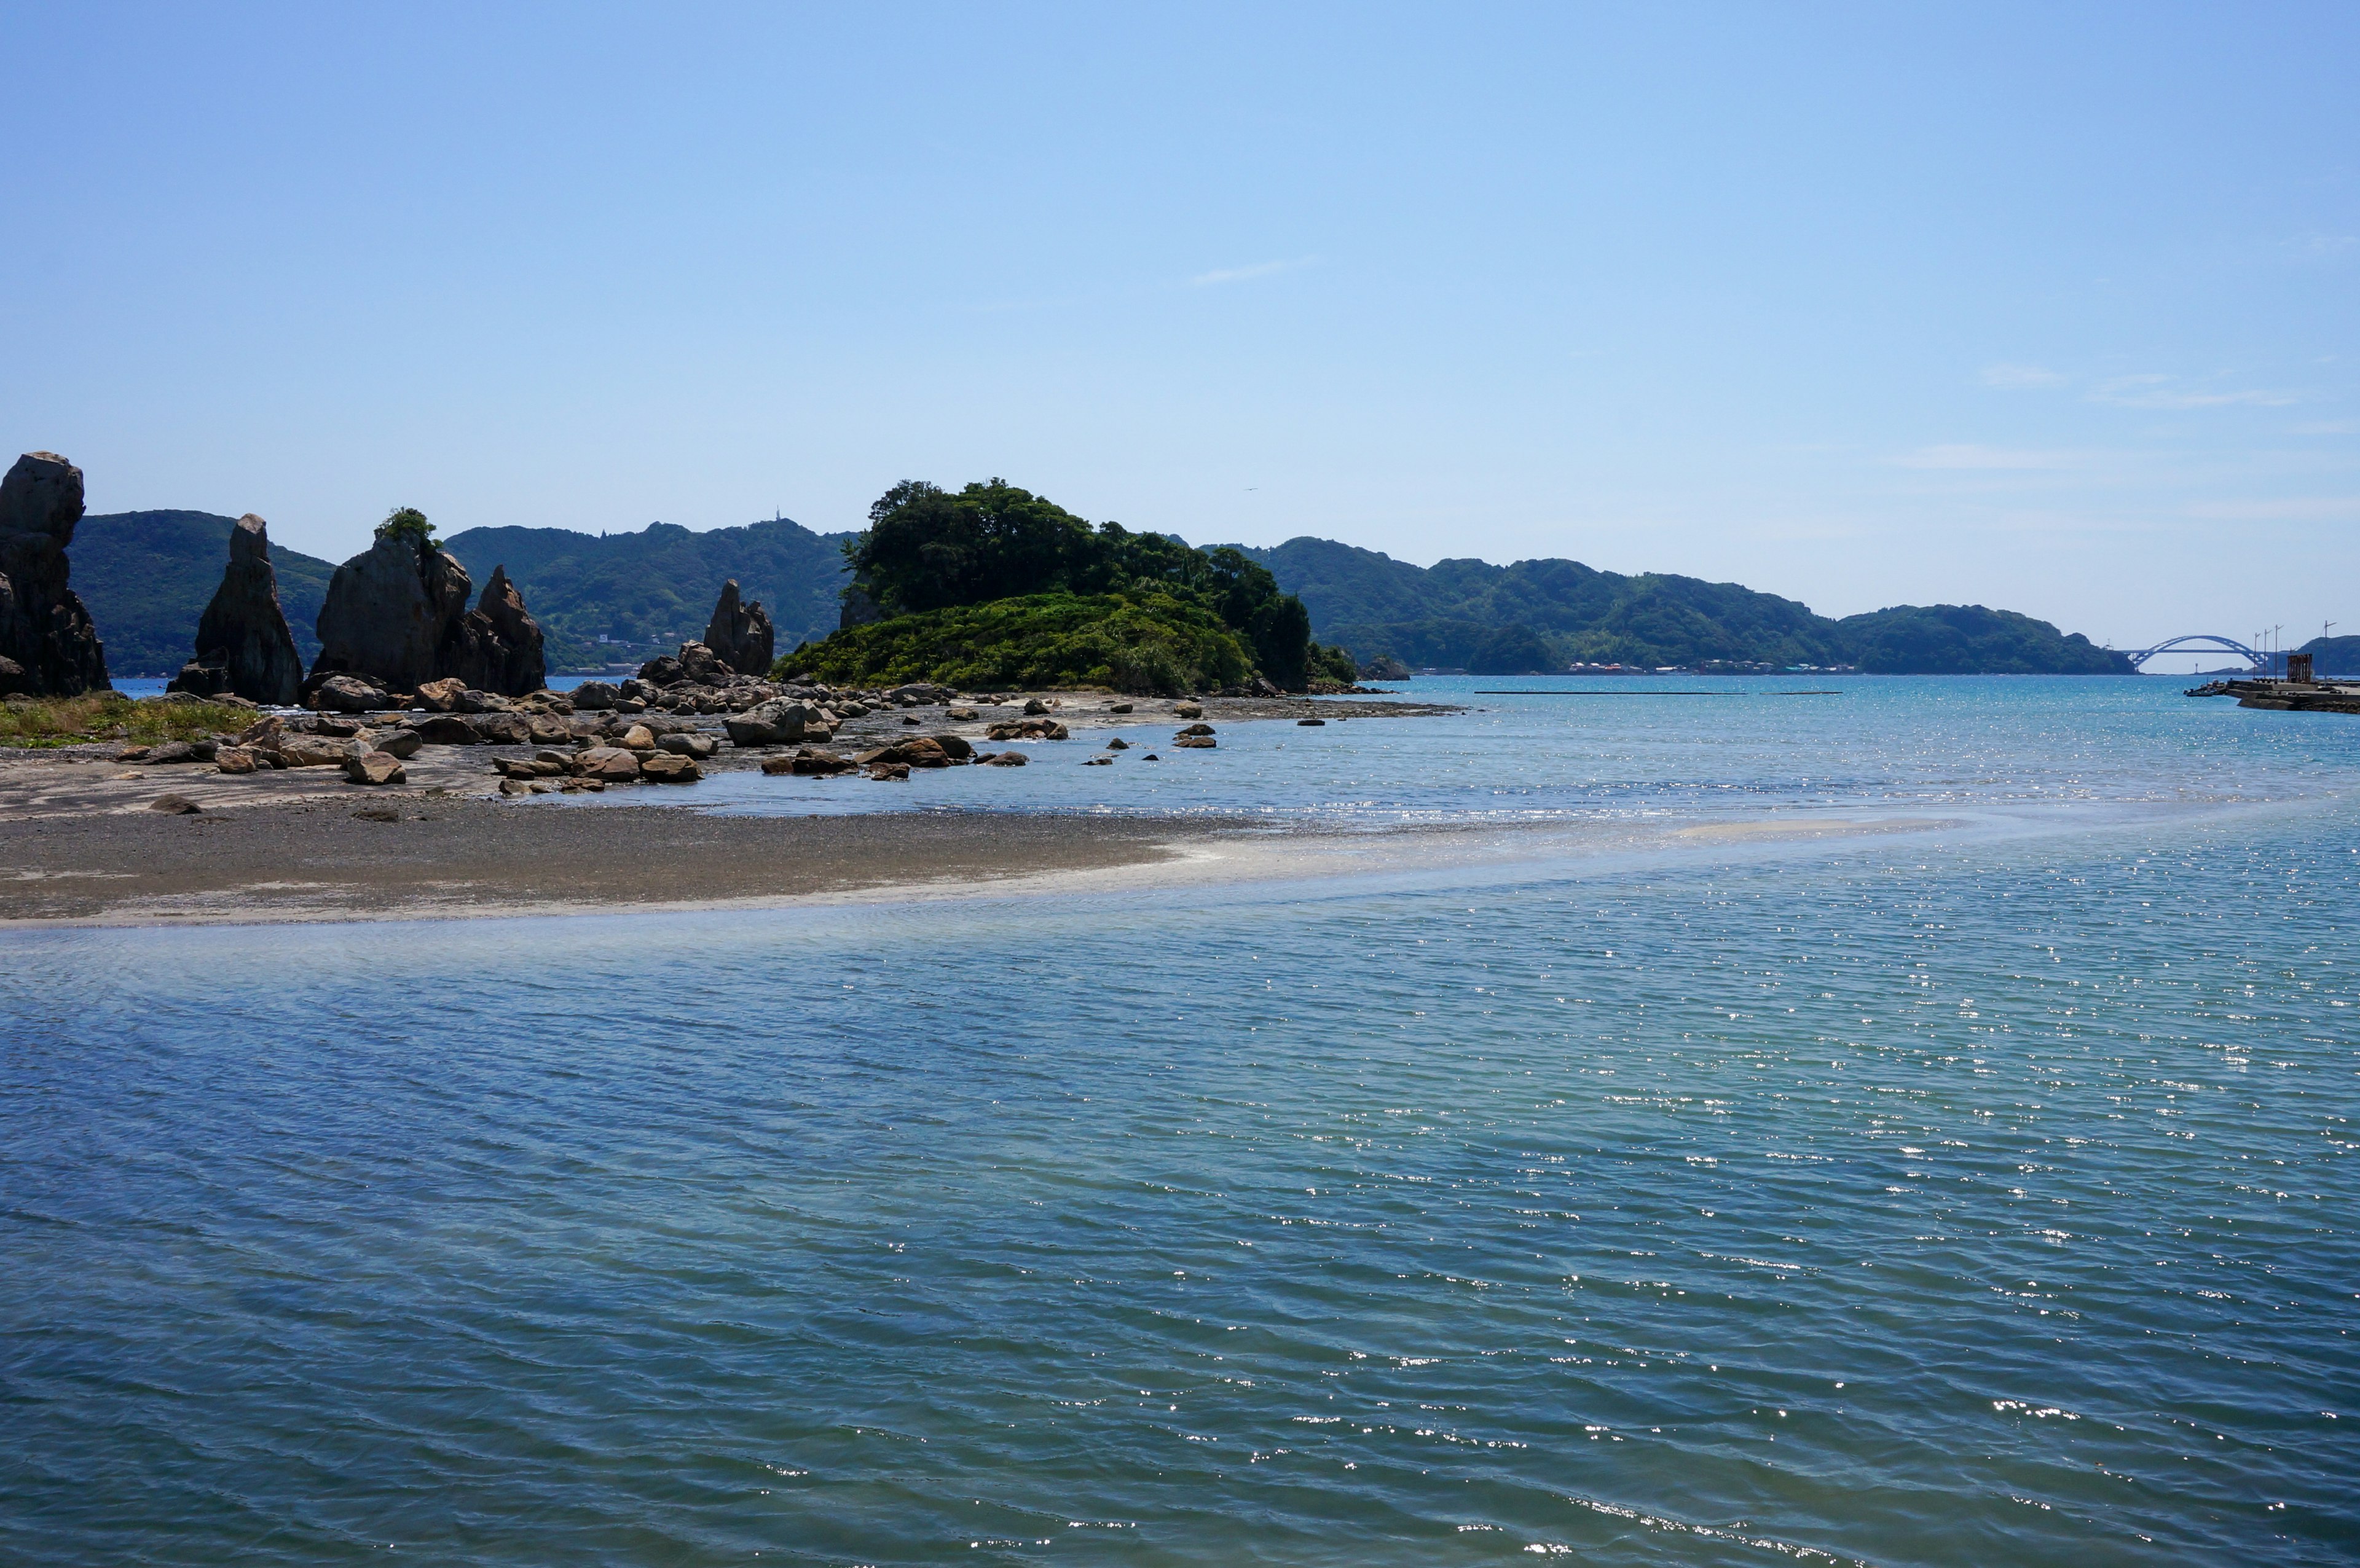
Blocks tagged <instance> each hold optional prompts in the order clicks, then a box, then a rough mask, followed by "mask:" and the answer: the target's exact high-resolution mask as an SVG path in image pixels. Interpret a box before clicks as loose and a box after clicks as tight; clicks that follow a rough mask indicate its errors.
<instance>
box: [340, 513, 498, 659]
mask: <svg viewBox="0 0 2360 1568" xmlns="http://www.w3.org/2000/svg"><path fill="white" fill-rule="evenodd" d="M474 586H475V584H474V583H471V582H469V581H468V579H467V569H466V568H465V567H464V566H461V565H460V564H459V562H458V561H457V559H456V558H454V557H453V556H452V555H450V554H449V553H447V552H445V551H443V550H436V549H435V548H434V547H433V546H432V544H429V543H425V542H423V541H421V540H420V539H417V538H415V537H414V536H410V535H405V534H388V535H387V536H385V537H383V538H380V539H378V540H377V543H376V544H374V545H372V546H371V547H369V548H368V549H367V550H364V551H362V552H361V553H360V554H358V555H356V556H355V557H353V558H352V559H351V560H350V561H346V562H344V564H343V565H342V566H339V567H337V568H336V573H335V575H334V576H333V577H331V578H330V579H328V595H327V598H326V600H325V601H324V602H322V604H321V605H320V619H319V623H318V624H319V631H320V657H319V658H318V659H314V660H312V661H311V674H312V677H313V678H314V679H315V680H316V679H317V678H318V677H319V676H320V675H322V673H323V672H324V673H327V674H346V675H368V676H374V677H376V678H377V680H379V681H384V682H385V683H386V684H387V685H388V687H390V688H392V689H393V690H395V691H416V690H417V689H418V687H419V685H420V684H421V682H423V681H432V680H434V679H435V678H436V677H437V676H440V675H443V674H445V673H447V672H446V671H445V670H443V668H442V662H441V661H442V655H443V646H444V644H445V643H446V642H447V641H448V640H449V638H450V637H451V634H452V630H453V627H454V626H457V624H458V622H459V619H460V617H461V616H463V615H465V614H466V613H467V592H468V590H469V589H471V588H473V587H474Z"/></svg>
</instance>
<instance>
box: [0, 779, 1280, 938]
mask: <svg viewBox="0 0 2360 1568" xmlns="http://www.w3.org/2000/svg"><path fill="white" fill-rule="evenodd" d="M362 811H374V812H380V813H387V814H392V815H395V816H396V818H397V820H395V821H392V822H383V821H377V820H374V819H373V818H371V817H367V816H361V815H355V813H356V812H362ZM1223 834H1228V835H1232V836H1236V835H1239V834H1240V828H1239V827H1238V825H1237V824H1236V823H1235V822H1229V823H1225V824H1222V825H1219V826H1215V825H1214V824H1210V823H1204V822H1187V821H1175V820H1166V819H1147V820H1139V819H1122V818H1106V817H1082V816H1054V815H1033V814H1020V813H1014V812H956V813H952V812H945V813H934V812H915V811H894V812H877V813H873V814H863V815H858V816H830V817H725V816H713V815H707V814H705V813H704V812H699V811H682V810H680V809H678V808H677V807H667V806H660V805H650V806H614V807H602V808H600V809H599V810H596V811H569V810H565V809H563V808H558V807H554V806H538V807H536V806H524V805H520V804H516V803H506V802H495V801H487V800H469V799H464V798H459V797H444V798H427V799H418V798H411V797H393V798H388V797H385V796H376V797H371V798H367V799H363V800H354V799H352V798H351V797H350V796H346V797H344V798H343V799H338V800H295V801H290V802H289V803H285V804H272V805H257V806H248V807H246V808H245V809H243V810H238V811H202V812H199V813H196V814H193V815H188V816H166V815H163V814H160V813H158V812H154V811H136V812H107V813H93V814H81V815H55V816H45V817H38V818H19V819H16V820H9V821H0V920H5V921H24V920H32V921H44V922H49V921H78V922H79V921H91V922H101V923H107V924H142V923H177V922H185V921H202V920H372V919H418V918H432V917H436V916H445V917H447V916H454V915H456V916H464V915H483V914H515V913H522V912H530V911H536V910H541V911H553V910H558V909H572V910H595V909H609V910H619V909H646V908H660V907H676V906H682V905H712V904H730V903H741V902H763V903H789V902H794V901H797V900H801V899H806V898H814V897H825V896H829V895H836V894H842V893H845V892H848V891H853V890H858V889H862V888H875V887H897V888H906V889H913V890H914V889H924V888H929V887H932V888H936V889H944V890H967V889H972V888H975V887H983V886H987V885H990V884H995V883H1002V882H1007V881H1010V880H1011V879H1016V878H1024V877H1043V876H1044V875H1052V874H1058V873H1074V872H1088V871H1098V870H1105V869H1109V868H1114V867H1120V866H1143V865H1151V864H1153V863H1156V862H1161V861H1168V860H1172V859H1175V858H1176V857H1178V856H1179V855H1181V854H1183V853H1184V850H1185V847H1186V846H1188V845H1190V844H1203V843H1205V842H1206V841H1208V840H1211V839H1214V838H1216V837H1218V836H1220V835H1223Z"/></svg>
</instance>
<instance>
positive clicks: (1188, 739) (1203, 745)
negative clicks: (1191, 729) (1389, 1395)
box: [1172, 735, 1221, 751]
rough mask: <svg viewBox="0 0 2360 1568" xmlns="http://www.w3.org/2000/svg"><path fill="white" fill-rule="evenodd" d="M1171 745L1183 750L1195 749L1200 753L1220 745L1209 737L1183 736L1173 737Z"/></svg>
mask: <svg viewBox="0 0 2360 1568" xmlns="http://www.w3.org/2000/svg"><path fill="white" fill-rule="evenodd" d="M1172 744H1173V745H1174V746H1180V747H1182V748H1183V749H1186V748H1189V747H1195V748H1196V749H1198V750H1202V751H1210V750H1211V749H1212V748H1213V747H1215V746H1218V745H1220V744H1221V743H1220V742H1219V741H1217V740H1215V739H1214V738H1213V737H1212V736H1211V735H1180V736H1177V737H1175V739H1174V740H1173V742H1172Z"/></svg>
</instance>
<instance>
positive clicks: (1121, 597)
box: [774, 591, 1254, 696]
mask: <svg viewBox="0 0 2360 1568" xmlns="http://www.w3.org/2000/svg"><path fill="white" fill-rule="evenodd" d="M774 671H775V673H776V674H777V675H778V676H780V677H781V678H782V679H785V678H794V679H809V680H816V681H825V682H827V683H828V684H830V685H837V686H879V685H886V686H890V685H899V684H901V683H902V682H905V681H934V682H937V683H939V684H941V685H945V686H956V687H962V688H967V689H974V688H977V687H986V688H989V687H1012V688H1017V689H1022V690H1039V689H1043V688H1048V687H1068V686H1103V687H1106V688H1109V690H1112V691H1129V692H1136V693H1140V694H1142V695H1149V694H1153V695H1162V696H1171V695H1175V694H1177V693H1179V692H1182V691H1204V690H1207V689H1218V688H1220V687H1223V686H1234V685H1239V684H1242V683H1243V682H1245V681H1251V680H1252V679H1253V671H1254V660H1253V653H1252V650H1251V648H1250V647H1249V646H1248V644H1247V643H1246V640H1245V639H1244V638H1243V637H1240V635H1239V634H1238V633H1237V631H1236V630H1234V629H1233V628H1231V627H1230V626H1227V625H1225V624H1224V623H1223V622H1222V620H1221V618H1220V617H1219V616H1218V615H1215V614H1213V613H1212V612H1211V611H1210V610H1208V609H1207V608H1206V607H1205V606H1204V605H1202V604H1196V603H1195V602H1193V601H1190V600H1186V599H1183V598H1180V597H1178V596H1176V595H1175V594H1172V593H1165V592H1161V591H1148V592H1138V591H1131V592H1126V593H1030V594H1025V595H1023V596H1022V597H1018V598H1008V599H994V600H991V601H989V603H986V604H958V605H953V606H949V607H946V608H943V609H935V610H927V611H923V612H921V613H919V614H916V615H895V616H893V617H891V618H890V619H888V620H882V621H873V622H871V623H869V625H867V626H847V627H846V628H845V629H843V630H842V631H839V632H836V634H834V635H833V636H831V637H827V638H826V639H825V641H822V642H816V643H805V644H804V645H803V647H801V648H797V649H795V651H794V652H792V653H791V654H788V655H787V656H786V657H785V658H783V659H780V660H779V661H778V663H777V665H776V666H775V667H774Z"/></svg>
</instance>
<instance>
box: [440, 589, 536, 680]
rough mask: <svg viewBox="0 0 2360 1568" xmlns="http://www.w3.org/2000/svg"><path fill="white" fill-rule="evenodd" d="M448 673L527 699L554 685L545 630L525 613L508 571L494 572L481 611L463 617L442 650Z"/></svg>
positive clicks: (443, 665)
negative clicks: (543, 650)
mask: <svg viewBox="0 0 2360 1568" xmlns="http://www.w3.org/2000/svg"><path fill="white" fill-rule="evenodd" d="M441 669H442V673H443V674H444V675H447V676H455V677H457V678H458V679H459V680H461V681H464V682H465V683H466V684H468V685H469V686H474V687H478V688H480V689H482V690H484V691H497V692H499V693H501V694H502V695H503V696H508V697H521V696H523V695H524V694H525V693H526V692H528V691H540V690H541V688H542V687H544V686H546V685H548V684H549V667H548V665H547V664H546V663H545V662H544V661H543V659H542V658H541V625H540V623H539V622H537V621H535V620H534V619H533V618H532V615H531V614H530V612H528V611H527V610H526V609H525V607H524V595H523V594H522V593H518V592H517V586H516V584H515V583H511V582H510V581H508V568H507V567H505V566H495V567H493V568H492V580H491V581H490V582H489V583H485V584H484V595H483V597H482V598H480V599H478V600H476V601H475V608H474V609H473V610H471V611H469V612H468V613H467V614H465V615H462V616H460V617H459V620H458V624H457V625H456V626H453V628H452V631H451V634H450V637H449V638H448V641H447V644H446V646H445V648H443V656H442V661H441Z"/></svg>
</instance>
